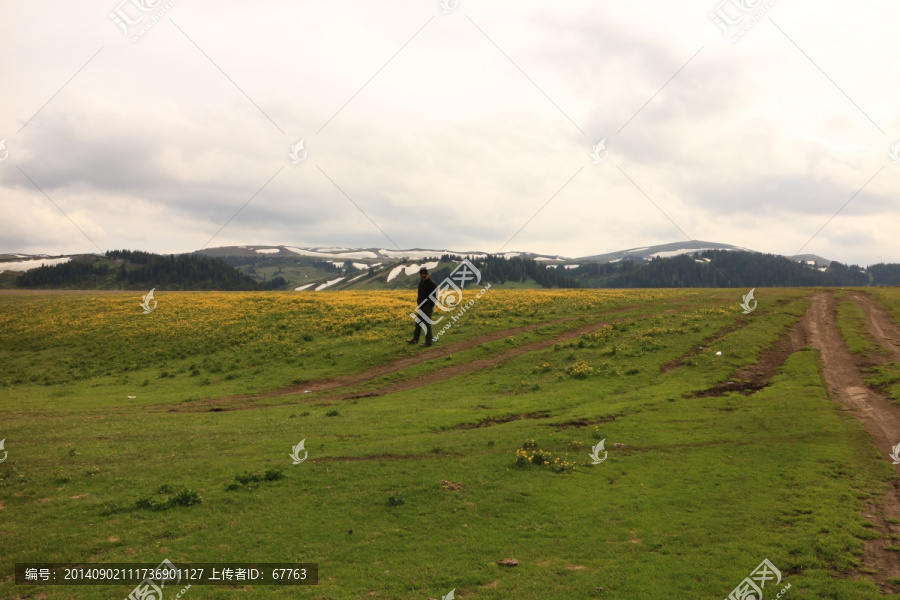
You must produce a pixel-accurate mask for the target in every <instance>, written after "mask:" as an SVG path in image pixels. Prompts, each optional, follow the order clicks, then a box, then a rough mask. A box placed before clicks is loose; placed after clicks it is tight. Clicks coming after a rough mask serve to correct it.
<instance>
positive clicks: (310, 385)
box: [161, 305, 683, 412]
mask: <svg viewBox="0 0 900 600" xmlns="http://www.w3.org/2000/svg"><path fill="white" fill-rule="evenodd" d="M682 306H683V305H680V306H678V307H677V308H673V309H670V310H667V311H664V314H669V313H672V312H678V311H679V310H681V309H682ZM638 308H640V307H638V306H624V307H621V308H615V309H612V310H608V311H605V312H604V313H603V314H604V315H611V314H616V313H622V312H627V311H630V310H636V309H638ZM642 316H646V313H642V314H639V315H635V316H634V317H624V318H622V319H617V320H614V321H611V322H609V323H608V322H602V323H594V324H592V325H586V326H582V327H578V328H576V329H574V330H569V331H567V332H565V333H563V334H562V335H561V336H558V337H557V338H555V339H552V340H548V341H544V342H534V343H532V344H528V345H526V346H521V347H519V348H513V349H511V350H509V351H508V352H506V353H504V354H502V355H500V356H499V357H494V358H492V359H480V360H475V361H470V362H467V363H465V364H462V365H453V366H449V367H445V368H443V369H440V370H439V371H436V372H434V373H428V374H425V375H422V376H420V377H417V378H415V379H412V380H408V381H403V382H398V383H396V384H393V385H387V386H384V387H382V388H379V389H378V391H372V392H361V393H356V394H344V395H328V396H318V395H317V396H315V397H313V398H309V399H308V400H302V402H317V401H321V400H343V399H355V398H364V397H371V396H380V395H382V394H386V393H391V392H393V391H402V390H405V389H411V388H414V387H421V386H423V385H428V384H429V383H432V382H436V381H442V380H443V379H447V378H448V377H454V376H456V375H460V374H464V373H466V372H469V371H475V370H479V369H483V368H486V367H488V366H491V365H492V364H495V363H496V362H498V361H499V359H501V358H504V357H509V356H511V353H512V355H513V356H518V355H519V354H522V353H523V351H522V349H523V348H527V349H528V350H525V351H528V352H531V351H534V349H543V347H538V346H536V345H540V344H547V345H548V346H552V345H553V344H555V343H558V342H560V341H568V340H570V339H572V337H577V336H579V335H581V334H582V333H585V332H587V331H593V330H594V329H596V328H600V327H603V326H605V325H608V324H610V323H618V322H621V321H626V320H631V319H636V318H640V317H642ZM576 319H577V317H562V318H560V319H554V320H552V321H543V322H541V323H534V324H531V325H524V326H522V327H515V328H512V329H504V330H502V331H495V332H492V333H487V334H484V335H480V336H476V337H474V338H471V339H468V340H464V341H461V342H456V343H454V344H449V345H446V346H444V345H442V346H440V347H437V348H433V349H432V350H431V351H429V352H422V353H419V354H416V355H414V356H407V357H404V358H399V359H396V360H392V361H389V362H386V363H383V364H380V365H376V366H374V367H371V368H369V369H366V370H365V371H361V372H359V373H353V374H350V375H339V376H337V377H330V378H327V379H319V380H314V381H309V382H306V383H302V384H299V385H292V386H287V387H283V388H280V389H277V390H273V391H271V392H263V393H260V394H239V395H234V396H224V397H220V398H207V399H205V400H197V401H194V402H188V403H184V404H180V405H177V406H170V405H167V406H165V407H164V408H166V409H167V410H168V411H169V412H197V411H214V412H219V411H225V410H240V409H254V408H263V407H265V406H270V405H267V404H259V403H257V401H258V400H263V399H265V398H276V397H281V396H295V395H296V396H299V395H303V394H305V393H306V391H307V390H309V392H324V391H329V390H335V389H339V388H347V387H352V386H356V385H360V384H363V383H366V382H368V381H372V380H374V379H377V378H378V377H383V376H384V375H390V374H391V373H396V372H397V371H401V370H403V369H406V368H409V367H412V366H415V365H419V364H422V363H425V362H429V361H433V360H435V359H438V358H442V357H445V356H449V355H450V354H453V353H454V352H462V351H464V350H470V349H472V348H475V347H477V346H480V345H482V344H486V343H489V342H493V341H497V340H501V339H504V338H507V337H509V336H511V335H516V334H519V333H525V332H528V331H533V330H535V329H539V328H541V327H545V326H548V325H556V324H558V323H565V322H569V321H574V320H576ZM570 336H571V337H570ZM439 374H444V375H439ZM413 381H414V382H416V384H415V385H410V382H413ZM242 402H243V403H244V405H243V406H234V405H235V404H239V403H242ZM226 406H227V407H226ZM161 408H163V407H161Z"/></svg>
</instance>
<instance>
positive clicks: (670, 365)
mask: <svg viewBox="0 0 900 600" xmlns="http://www.w3.org/2000/svg"><path fill="white" fill-rule="evenodd" d="M791 301H792V300H791V299H790V298H785V299H782V300H779V301H778V302H777V303H776V305H775V307H774V308H778V307H781V306H784V305H786V304H789V303H790V302H791ZM774 308H773V309H770V310H767V311H765V312H762V311H760V312H759V313H756V316H755V317H754V318H756V319H758V318H760V317H762V316H764V315H767V314H769V313H770V312H772V310H774ZM748 324H749V320H748V319H747V318H746V317H744V316H740V317H738V318H737V319H736V320H735V322H734V323H732V324H731V325H725V326H724V327H722V328H721V329H719V330H718V331H717V332H715V333H713V334H712V335H709V336H707V337H705V338H703V339H702V340H701V341H700V343H699V344H697V346H696V347H694V348H691V349H690V350H688V351H687V352H685V353H684V354H682V355H681V356H679V357H678V358H673V359H672V360H670V361H668V362H666V363H663V364H661V365H660V366H659V372H660V373H668V372H669V371H672V370H674V369H677V368H678V367H680V366H681V365H683V364H684V361H686V360H687V359H689V358H693V357H694V356H697V355H699V354H700V353H701V352H703V349H704V348H708V347H710V346H712V345H714V344H715V343H716V342H719V341H721V340H722V339H724V338H725V336H727V335H728V334H731V333H734V332H735V331H737V330H738V329H742V328H744V327H746V326H747V325H748Z"/></svg>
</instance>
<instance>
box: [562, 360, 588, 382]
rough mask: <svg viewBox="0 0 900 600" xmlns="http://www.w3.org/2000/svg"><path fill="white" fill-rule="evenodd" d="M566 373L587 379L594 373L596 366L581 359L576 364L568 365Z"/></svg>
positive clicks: (576, 377)
mask: <svg viewBox="0 0 900 600" xmlns="http://www.w3.org/2000/svg"><path fill="white" fill-rule="evenodd" d="M566 374H567V375H571V376H572V377H574V378H575V379H587V378H588V377H589V376H591V375H593V374H594V367H592V366H590V365H588V364H587V363H586V362H584V361H583V360H580V361H578V362H577V363H575V364H574V365H569V366H568V367H566Z"/></svg>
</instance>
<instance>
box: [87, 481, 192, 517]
mask: <svg viewBox="0 0 900 600" xmlns="http://www.w3.org/2000/svg"><path fill="white" fill-rule="evenodd" d="M171 491H172V488H171V487H170V486H169V485H167V484H166V485H161V486H160V487H159V489H157V490H156V493H157V495H161V494H168V493H171ZM202 502H203V497H202V496H201V495H200V494H199V493H198V492H197V491H196V490H192V489H190V488H186V487H185V488H181V490H180V491H179V492H178V493H177V494H175V495H174V496H166V497H165V498H161V499H157V498H154V497H153V496H144V497H143V498H139V499H138V500H137V501H136V502H135V503H134V507H135V508H136V509H140V510H155V511H163V510H169V509H170V508H172V507H173V506H194V505H195V504H200V503H202ZM107 506H108V507H110V508H109V510H112V509H113V507H117V506H118V505H117V504H114V503H113V504H110V505H107ZM104 508H106V507H104ZM118 510H120V509H116V512H118ZM109 514H113V512H109Z"/></svg>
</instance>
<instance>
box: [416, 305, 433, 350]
mask: <svg viewBox="0 0 900 600" xmlns="http://www.w3.org/2000/svg"><path fill="white" fill-rule="evenodd" d="M421 311H422V312H423V313H424V314H425V315H426V316H427V317H428V319H429V320H431V315H432V314H433V313H434V304H430V305H425V306H422V307H421ZM421 331H422V326H421V325H419V324H418V323H416V330H415V331H414V332H413V337H412V339H413V340H414V341H416V342H418V341H419V332H421ZM431 337H432V336H431V323H429V322H428V321H425V343H426V344H430V343H431Z"/></svg>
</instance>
